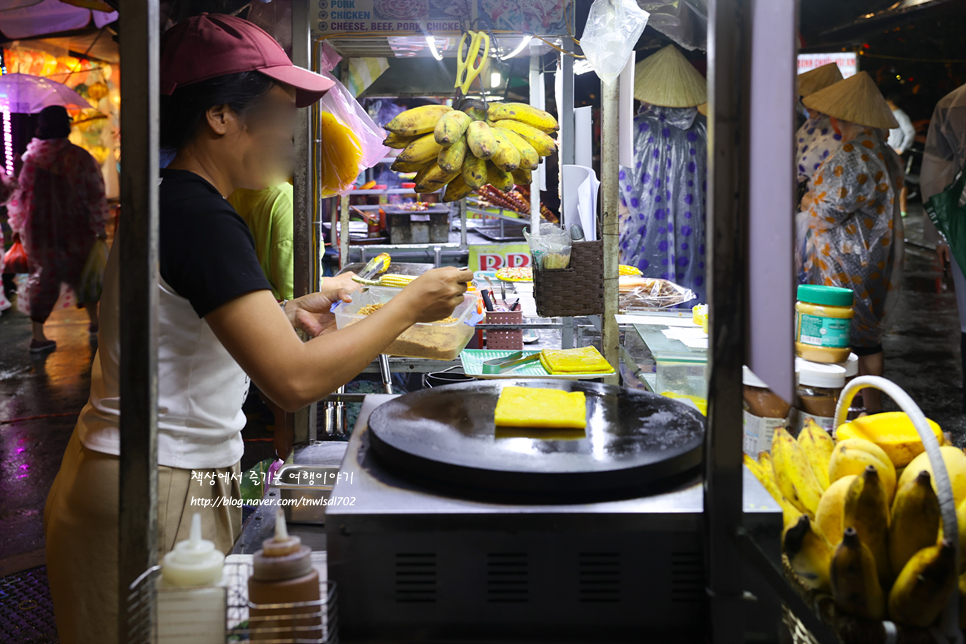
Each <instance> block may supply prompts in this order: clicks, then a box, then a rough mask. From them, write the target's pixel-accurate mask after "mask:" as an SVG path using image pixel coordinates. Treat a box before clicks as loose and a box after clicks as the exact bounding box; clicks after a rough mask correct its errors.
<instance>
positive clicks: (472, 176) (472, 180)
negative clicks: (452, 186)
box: [463, 154, 486, 190]
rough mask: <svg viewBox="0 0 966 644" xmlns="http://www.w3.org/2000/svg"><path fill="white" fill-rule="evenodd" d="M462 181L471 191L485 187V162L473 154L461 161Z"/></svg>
mask: <svg viewBox="0 0 966 644" xmlns="http://www.w3.org/2000/svg"><path fill="white" fill-rule="evenodd" d="M463 181H465V182H466V185H468V186H469V187H470V188H471V189H473V190H478V189H479V188H482V187H483V186H484V185H486V161H484V160H483V159H480V158H478V157H477V156H475V155H473V154H467V155H466V158H465V159H463Z"/></svg>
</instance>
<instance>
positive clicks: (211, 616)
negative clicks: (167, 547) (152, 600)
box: [158, 513, 227, 644]
mask: <svg viewBox="0 0 966 644" xmlns="http://www.w3.org/2000/svg"><path fill="white" fill-rule="evenodd" d="M224 563H225V555H224V554H222V552H221V551H220V550H218V549H217V548H216V547H215V544H214V543H213V542H211V541H208V540H207V539H202V538H201V515H200V514H198V513H195V514H194V516H192V517H191V535H190V537H189V538H188V540H187V541H182V542H180V543H178V544H177V545H176V546H175V547H174V550H172V551H171V552H169V553H168V554H166V555H165V556H164V561H163V563H162V565H161V584H160V589H159V592H158V643H159V644H223V643H224V641H225V620H226V596H227V595H226V586H227V584H226V583H225V580H224Z"/></svg>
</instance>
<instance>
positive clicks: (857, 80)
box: [802, 72, 899, 130]
mask: <svg viewBox="0 0 966 644" xmlns="http://www.w3.org/2000/svg"><path fill="white" fill-rule="evenodd" d="M802 102H803V103H805V107H807V108H809V109H813V110H816V111H818V112H821V113H822V114H826V115H828V116H831V117H834V118H837V119H839V120H842V121H848V122H849V123H855V124H856V125H864V126H866V127H875V128H886V129H890V130H891V129H894V128H897V127H899V122H898V121H896V117H894V116H893V115H892V110H891V109H889V104H888V103H886V100H885V99H884V98H883V97H882V92H880V91H879V88H878V87H876V86H875V81H874V80H872V77H871V76H869V72H859V73H858V74H856V75H855V76H852V77H850V78H846V79H845V80H843V81H839V82H837V83H835V84H834V85H831V86H830V87H826V88H825V89H823V90H821V91H818V92H815V93H814V94H812V95H810V96H806V97H805V98H804V99H803V100H802Z"/></svg>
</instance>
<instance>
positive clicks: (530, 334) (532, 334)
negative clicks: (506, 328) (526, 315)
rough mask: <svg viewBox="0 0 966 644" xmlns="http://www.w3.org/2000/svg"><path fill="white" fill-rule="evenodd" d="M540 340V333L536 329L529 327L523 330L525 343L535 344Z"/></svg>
mask: <svg viewBox="0 0 966 644" xmlns="http://www.w3.org/2000/svg"><path fill="white" fill-rule="evenodd" d="M539 341H540V335H539V334H538V333H537V332H536V330H535V329H527V330H526V331H524V332H523V344H533V343H535V342H539Z"/></svg>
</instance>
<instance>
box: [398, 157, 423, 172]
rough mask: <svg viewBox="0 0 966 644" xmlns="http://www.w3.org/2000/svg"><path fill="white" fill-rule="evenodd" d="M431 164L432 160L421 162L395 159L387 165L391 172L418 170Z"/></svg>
mask: <svg viewBox="0 0 966 644" xmlns="http://www.w3.org/2000/svg"><path fill="white" fill-rule="evenodd" d="M432 164H433V160H429V161H423V162H422V163H410V162H408V161H400V160H399V159H396V160H395V161H393V162H392V165H391V166H389V169H390V170H392V171H393V172H419V171H420V170H422V169H424V168H428V167H429V166H430V165H432Z"/></svg>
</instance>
